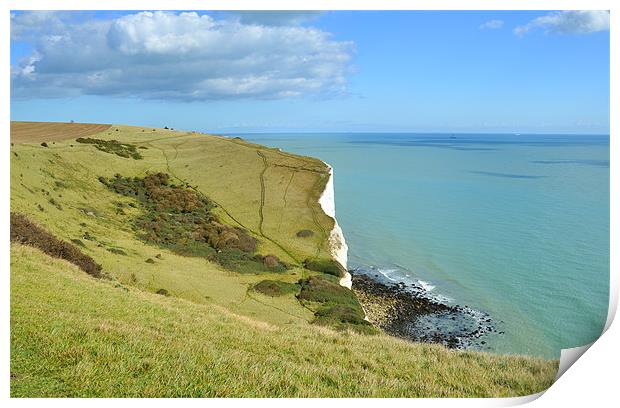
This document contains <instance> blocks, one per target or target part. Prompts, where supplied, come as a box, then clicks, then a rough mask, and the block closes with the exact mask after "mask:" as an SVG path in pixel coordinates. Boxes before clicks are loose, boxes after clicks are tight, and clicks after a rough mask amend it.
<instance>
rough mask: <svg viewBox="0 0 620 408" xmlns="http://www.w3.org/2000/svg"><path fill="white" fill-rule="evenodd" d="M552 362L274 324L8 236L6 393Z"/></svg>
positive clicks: (428, 385) (455, 393) (187, 388)
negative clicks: (124, 279) (153, 288)
mask: <svg viewBox="0 0 620 408" xmlns="http://www.w3.org/2000/svg"><path fill="white" fill-rule="evenodd" d="M556 369H557V363H556V362H549V361H545V360H538V359H531V358H524V357H507V356H496V355H492V354H485V353H474V352H458V351H450V350H447V349H445V348H443V347H441V346H436V345H423V344H412V343H408V342H405V341H401V340H398V339H395V338H392V337H388V336H385V335H382V334H379V335H376V336H365V335H358V334H354V333H349V332H346V333H337V332H333V331H330V330H327V329H323V328H321V327H318V326H313V325H307V324H300V323H295V322H293V323H291V324H284V325H275V324H271V323H267V322H265V321H262V320H258V319H252V318H249V317H247V316H243V315H239V314H236V313H233V312H231V311H230V310H228V309H227V308H224V307H221V306H218V305H216V304H215V303H207V304H199V303H196V302H189V301H186V300H183V299H179V298H177V297H174V296H161V295H157V294H150V293H147V292H144V291H141V290H138V289H136V288H133V287H128V286H125V285H122V284H119V283H115V282H110V281H103V280H97V279H95V278H92V277H90V276H88V275H86V274H85V273H84V272H82V271H81V270H79V269H77V268H76V267H75V266H73V265H71V264H69V263H67V262H65V261H61V260H55V259H51V258H49V257H47V256H46V255H44V254H43V253H41V252H39V251H38V250H36V249H33V248H30V247H23V246H19V245H12V247H11V396H13V397H25V396H28V397H62V396H67V397H68V396H72V397H182V396H184V397H430V396H432V397H448V396H450V397H459V396H467V397H473V396H481V397H482V396H516V395H525V394H530V393H534V392H537V391H542V390H544V389H545V388H547V387H549V386H550V385H551V383H552V381H553V378H554V376H555V372H556Z"/></svg>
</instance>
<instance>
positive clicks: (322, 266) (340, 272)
mask: <svg viewBox="0 0 620 408" xmlns="http://www.w3.org/2000/svg"><path fill="white" fill-rule="evenodd" d="M304 267H305V268H306V269H310V270H311V271H316V272H321V273H326V274H328V275H333V276H338V277H340V278H341V277H343V276H344V275H345V274H346V273H347V270H346V269H344V267H343V266H342V265H340V263H339V262H338V261H336V260H335V259H306V260H305V261H304Z"/></svg>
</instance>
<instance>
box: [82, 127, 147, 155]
mask: <svg viewBox="0 0 620 408" xmlns="http://www.w3.org/2000/svg"><path fill="white" fill-rule="evenodd" d="M116 131H117V132H118V129H116ZM75 141H76V142H78V143H85V144H92V145H95V147H96V148H97V149H98V150H101V151H102V152H106V153H111V154H115V155H117V156H120V157H124V158H126V159H128V158H132V159H134V160H140V159H142V155H141V154H140V153H138V150H136V146H134V145H132V144H129V143H121V142H119V141H118V140H114V139H112V140H103V139H93V138H92V137H78V138H77V139H75Z"/></svg>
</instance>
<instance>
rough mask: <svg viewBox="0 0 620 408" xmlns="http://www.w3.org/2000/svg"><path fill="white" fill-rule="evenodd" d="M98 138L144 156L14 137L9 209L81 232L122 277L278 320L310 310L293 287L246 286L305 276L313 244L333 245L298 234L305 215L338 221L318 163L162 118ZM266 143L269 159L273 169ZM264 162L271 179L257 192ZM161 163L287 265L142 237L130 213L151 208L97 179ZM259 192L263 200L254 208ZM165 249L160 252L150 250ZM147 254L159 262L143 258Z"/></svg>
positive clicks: (60, 233)
mask: <svg viewBox="0 0 620 408" xmlns="http://www.w3.org/2000/svg"><path fill="white" fill-rule="evenodd" d="M116 129H119V130H118V131H116ZM142 130H145V131H144V132H143V131H142ZM93 138H96V139H101V140H108V139H113V140H119V141H121V142H122V143H126V144H133V145H136V146H146V147H148V149H145V150H141V154H142V156H143V159H142V160H132V159H127V158H124V157H120V156H117V155H112V154H108V153H106V152H103V151H100V150H98V149H96V148H94V147H93V146H92V145H89V144H80V143H75V142H74V141H72V140H67V141H56V143H55V144H54V145H50V147H48V148H44V147H41V146H39V144H37V143H32V144H18V143H16V144H14V146H11V150H12V151H13V152H15V153H18V156H15V155H12V159H11V210H12V211H18V212H20V213H23V214H25V215H26V216H28V218H30V219H31V220H33V221H35V222H37V223H38V224H40V225H42V226H44V227H45V228H46V229H47V230H48V231H50V232H51V233H53V234H54V235H55V236H57V237H58V238H60V239H63V240H65V241H67V242H74V240H79V241H80V242H82V243H83V245H84V246H83V247H82V246H80V249H81V250H82V251H83V252H84V253H85V254H87V255H89V256H91V257H93V258H94V259H95V260H96V261H97V262H98V263H100V264H101V265H102V266H103V270H104V271H105V272H106V273H107V274H109V275H110V276H112V277H114V278H116V279H118V280H119V281H120V282H121V283H123V284H125V285H132V286H135V287H137V288H140V289H142V290H145V291H149V292H153V293H154V292H156V291H157V290H159V289H161V288H165V289H166V290H167V291H168V292H169V293H170V294H171V295H172V296H177V297H181V298H183V299H187V300H191V301H194V302H200V303H205V302H214V303H217V304H219V305H220V306H223V307H226V308H228V309H230V310H232V311H234V312H235V313H241V314H244V315H247V316H252V317H254V316H259V317H261V318H263V319H264V320H266V321H269V322H272V323H276V324H286V323H287V322H289V321H291V320H294V321H297V320H299V321H305V322H308V321H311V320H312V319H313V314H312V313H311V312H310V311H309V310H307V309H306V308H304V307H302V306H301V305H300V304H299V302H297V301H296V300H295V299H294V298H293V299H291V298H264V299H263V298H256V299H254V298H253V297H251V296H254V295H251V296H248V295H247V292H248V289H249V287H250V286H251V285H253V284H255V283H257V282H259V281H261V280H264V279H275V280H281V281H288V282H296V281H298V280H299V279H300V278H302V277H305V276H306V275H307V272H306V271H305V270H304V269H303V268H302V267H301V260H303V259H306V258H308V257H312V256H315V255H316V254H317V253H319V254H322V256H328V250H327V242H326V239H324V237H321V236H319V235H318V234H317V235H315V236H314V237H312V238H298V237H296V233H297V231H298V230H299V229H300V228H303V227H304V226H305V227H307V228H313V229H315V230H320V229H321V228H322V229H324V230H326V231H329V230H330V229H331V228H332V225H333V220H332V219H331V218H329V217H327V216H326V215H325V214H323V213H322V211H321V208H320V206H319V204H318V198H319V196H320V194H321V189H322V183H324V182H325V181H326V180H327V179H326V174H327V173H326V167H325V165H324V164H323V163H322V162H320V161H318V160H316V159H310V158H304V157H299V156H293V155H288V154H286V153H282V152H279V151H277V150H275V149H267V148H264V147H262V146H257V145H252V144H249V143H245V142H241V141H238V140H231V139H227V138H222V137H216V136H208V135H202V134H195V133H188V132H176V131H169V130H162V129H155V131H153V129H146V128H137V127H129V126H114V127H113V128H112V129H110V131H106V132H103V133H100V134H98V135H94V136H93ZM259 151H260V152H261V154H262V155H263V156H264V157H265V158H266V161H267V167H266V168H265V161H264V160H263V157H262V156H260V155H258V153H257V152H259ZM263 170H265V171H264V174H263V176H262V180H263V184H264V186H265V190H264V194H261V188H260V186H261V180H260V175H261V173H262V172H263ZM156 172H163V173H166V174H169V175H170V177H171V183H174V184H176V185H179V186H186V185H189V186H190V187H189V188H190V189H195V191H197V192H198V193H200V194H203V195H205V196H207V197H209V199H210V200H212V202H213V203H214V205H215V207H214V208H213V209H212V212H213V213H214V214H215V215H216V216H217V217H218V218H219V219H220V220H221V221H222V222H223V223H225V224H228V225H230V226H231V227H238V228H242V229H245V230H246V231H248V233H249V234H250V236H252V237H254V238H255V239H257V240H258V247H257V249H256V253H257V254H259V255H262V256H266V255H275V256H277V257H278V258H279V259H280V260H281V261H282V262H284V263H286V264H287V265H288V269H286V270H282V268H276V269H277V270H273V271H270V270H265V269H268V268H262V267H260V268H256V263H249V265H248V262H244V261H243V260H240V259H239V257H237V256H236V254H235V253H227V254H223V255H222V258H223V259H222V263H223V264H224V265H220V264H218V263H217V262H209V261H206V260H205V259H204V258H202V257H188V256H183V255H181V254H179V253H178V251H177V249H178V248H168V249H166V248H165V247H162V246H159V245H153V244H152V243H149V242H145V241H143V240H140V239H136V237H137V235H139V234H140V233H141V230H140V229H138V228H136V225H135V220H136V219H138V218H140V217H141V216H143V215H144V214H145V210H144V208H142V207H141V206H140V204H139V203H138V202H137V201H136V199H135V198H131V197H125V196H123V195H121V194H118V193H116V192H114V191H112V190H111V189H110V188H108V187H107V186H106V185H104V184H103V183H101V182H100V181H99V178H100V177H104V178H106V179H110V178H114V177H115V174H119V175H121V176H122V177H138V178H144V177H145V176H146V175H147V173H151V174H152V173H156ZM293 174H294V177H293V180H292V182H291V183H290V185H289V181H290V180H291V176H292V175H293ZM287 186H288V188H287ZM285 193H286V194H285ZM261 198H262V199H263V200H262V201H264V204H263V206H262V211H259V210H261ZM50 199H54V201H55V203H56V204H60V205H61V206H62V209H59V208H58V207H57V206H56V205H53V204H51V203H50V202H49V200H50ZM285 202H286V205H285ZM261 214H262V223H261V217H260V216H261ZM235 220H236V221H235ZM317 223H318V224H317ZM317 225H320V228H319V226H317ZM259 227H260V228H259ZM260 230H262V233H260ZM185 248H186V249H187V246H185ZM190 249H191V248H190ZM110 251H123V252H124V253H125V254H126V255H120V254H114V253H112V252H110ZM159 253H161V255H162V258H161V259H158V258H156V257H155V255H157V254H159ZM224 255H226V257H224ZM147 259H151V260H152V263H146V262H145V261H146V260H147ZM246 267H247V268H246ZM244 268H245V269H244ZM229 269H237V270H241V269H243V272H245V273H244V274H237V273H233V272H231V271H230V270H229ZM257 269H258V270H257Z"/></svg>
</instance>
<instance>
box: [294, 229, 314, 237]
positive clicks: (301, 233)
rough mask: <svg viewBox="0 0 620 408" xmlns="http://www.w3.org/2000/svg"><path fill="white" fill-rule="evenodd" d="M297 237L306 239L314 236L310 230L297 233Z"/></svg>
mask: <svg viewBox="0 0 620 408" xmlns="http://www.w3.org/2000/svg"><path fill="white" fill-rule="evenodd" d="M295 235H297V237H299V238H308V237H311V236H313V235H314V232H312V231H310V230H307V229H305V230H301V231H297V234H295Z"/></svg>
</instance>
